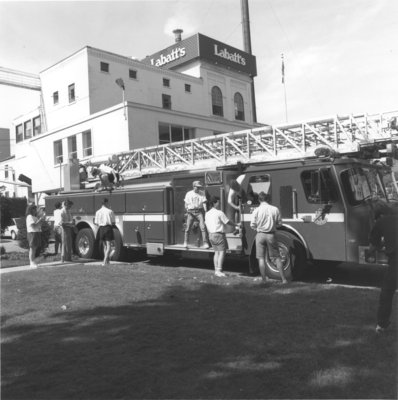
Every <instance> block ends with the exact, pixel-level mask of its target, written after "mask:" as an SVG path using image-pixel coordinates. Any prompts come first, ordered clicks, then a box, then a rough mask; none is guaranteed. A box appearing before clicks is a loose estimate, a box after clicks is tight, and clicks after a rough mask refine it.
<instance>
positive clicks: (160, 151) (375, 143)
mask: <svg viewBox="0 0 398 400" xmlns="http://www.w3.org/2000/svg"><path fill="white" fill-rule="evenodd" d="M397 119H398V111H393V112H386V113H381V114H373V115H368V114H360V115H348V116H332V117H326V118H322V119H316V120H311V121H305V122H299V123H292V124H286V125H276V126H264V127H260V128H255V129H247V130H242V131H237V132H230V133H224V134H219V135H215V136H207V137H203V138H196V139H191V140H187V141H182V142H174V143H168V144H164V145H159V146H152V147H145V148H142V149H136V150H131V151H128V152H124V153H119V154H116V155H113V156H112V157H111V161H110V162H109V163H108V164H110V165H111V166H113V167H114V168H115V169H117V170H118V172H119V173H120V174H121V175H122V176H123V177H124V178H125V179H128V178H134V177H138V176H142V175H148V174H153V173H160V172H173V171H181V170H192V169H203V168H209V167H214V168H216V167H220V166H227V165H233V164H236V163H237V162H241V163H255V162H271V161H282V160H290V159H297V158H305V157H309V156H313V155H314V150H315V149H316V148H318V147H319V146H326V147H329V148H330V149H332V150H334V151H336V152H338V153H340V154H350V153H351V154H352V153H356V154H358V152H359V151H365V150H366V148H369V147H370V146H372V147H373V148H374V147H376V148H377V147H379V148H380V149H382V148H385V147H386V145H388V144H389V143H397V142H398V128H397Z"/></svg>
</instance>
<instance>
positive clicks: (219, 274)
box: [215, 271, 227, 278]
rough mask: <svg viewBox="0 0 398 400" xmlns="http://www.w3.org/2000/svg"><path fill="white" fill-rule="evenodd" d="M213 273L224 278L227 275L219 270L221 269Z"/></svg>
mask: <svg viewBox="0 0 398 400" xmlns="http://www.w3.org/2000/svg"><path fill="white" fill-rule="evenodd" d="M215 275H216V276H218V277H220V278H225V277H226V276H227V275H225V274H224V272H221V271H216V272H215Z"/></svg>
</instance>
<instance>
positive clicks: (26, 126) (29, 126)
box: [24, 120, 32, 139]
mask: <svg viewBox="0 0 398 400" xmlns="http://www.w3.org/2000/svg"><path fill="white" fill-rule="evenodd" d="M24 132H25V139H29V138H31V137H32V121H31V120H29V121H26V122H25V123H24Z"/></svg>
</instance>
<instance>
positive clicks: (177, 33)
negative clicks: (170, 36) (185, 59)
mask: <svg viewBox="0 0 398 400" xmlns="http://www.w3.org/2000/svg"><path fill="white" fill-rule="evenodd" d="M182 32H184V31H183V30H182V29H174V31H173V33H174V37H175V41H176V43H178V42H181V33H182Z"/></svg>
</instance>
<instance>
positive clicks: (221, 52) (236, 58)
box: [214, 44, 246, 65]
mask: <svg viewBox="0 0 398 400" xmlns="http://www.w3.org/2000/svg"><path fill="white" fill-rule="evenodd" d="M214 54H215V55H216V56H219V57H222V58H225V59H226V60H229V61H232V62H235V63H237V64H240V65H246V59H245V58H244V57H242V56H241V55H240V54H239V53H238V52H236V51H235V53H230V52H229V51H228V49H227V48H226V47H224V48H223V49H219V48H218V44H215V45H214Z"/></svg>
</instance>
